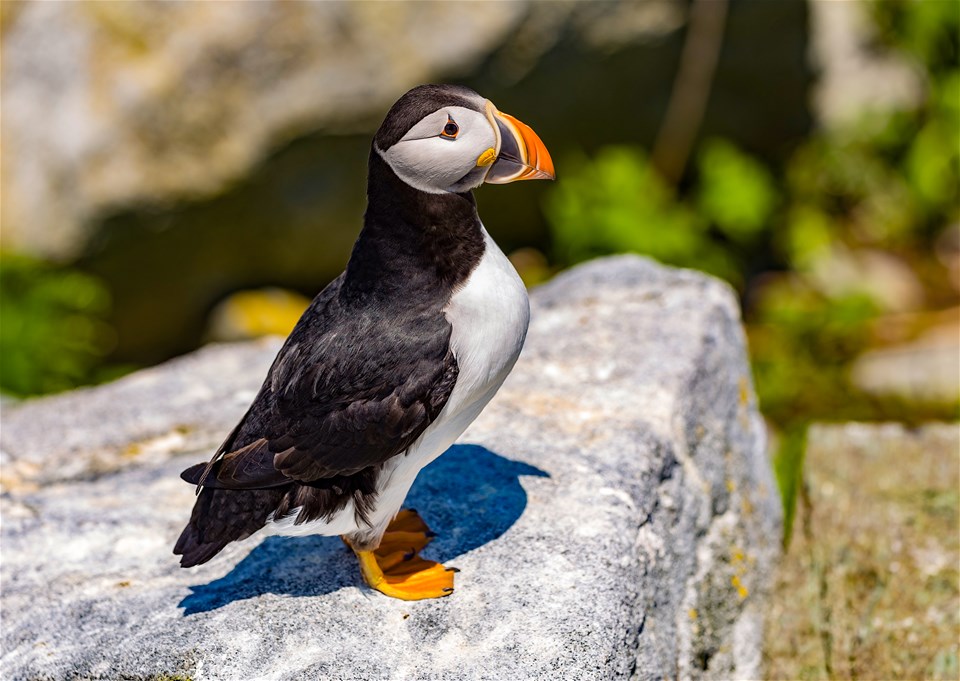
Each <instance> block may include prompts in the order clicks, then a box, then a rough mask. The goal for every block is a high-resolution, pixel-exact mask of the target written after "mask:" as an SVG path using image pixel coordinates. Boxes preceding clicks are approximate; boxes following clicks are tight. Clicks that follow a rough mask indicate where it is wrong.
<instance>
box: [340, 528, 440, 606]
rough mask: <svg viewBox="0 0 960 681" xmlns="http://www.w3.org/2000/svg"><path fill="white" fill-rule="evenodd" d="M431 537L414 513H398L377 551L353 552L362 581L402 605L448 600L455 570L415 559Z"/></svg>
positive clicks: (418, 557) (430, 561) (432, 534)
mask: <svg viewBox="0 0 960 681" xmlns="http://www.w3.org/2000/svg"><path fill="white" fill-rule="evenodd" d="M434 536H435V535H434V533H433V532H431V531H430V528H429V527H427V525H426V523H424V522H423V520H422V519H421V518H420V516H419V515H418V514H417V512H416V511H414V510H412V509H411V510H403V511H400V513H398V514H397V517H396V518H394V520H393V522H392V523H390V525H389V526H388V527H387V531H386V532H385V533H384V535H383V539H382V540H381V542H380V546H379V548H377V549H376V550H375V551H357V550H356V549H354V553H356V554H357V559H358V560H359V561H360V573H361V574H362V575H363V579H364V581H365V582H366V583H367V584H369V585H370V586H371V587H372V588H374V589H376V590H377V591H379V592H380V593H382V594H386V595H387V596H392V597H393V598H400V599H403V600H405V601H418V600H421V599H424V598H441V597H443V596H449V595H450V594H451V593H453V575H454V573H455V572H457V569H456V568H445V567H444V566H443V565H441V564H440V563H437V562H435V561H432V560H426V559H424V558H421V557H420V556H419V552H420V550H421V549H422V548H423V547H425V546H426V545H427V544H429V543H430V542H431V541H432V540H433V537H434ZM344 541H346V539H344ZM347 544H348V545H349V542H348V543H347Z"/></svg>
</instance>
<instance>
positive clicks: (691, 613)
mask: <svg viewBox="0 0 960 681" xmlns="http://www.w3.org/2000/svg"><path fill="white" fill-rule="evenodd" d="M687 616H688V617H689V618H690V619H691V620H695V619H697V617H699V616H700V615H699V613H697V609H696V608H690V610H688V611H687Z"/></svg>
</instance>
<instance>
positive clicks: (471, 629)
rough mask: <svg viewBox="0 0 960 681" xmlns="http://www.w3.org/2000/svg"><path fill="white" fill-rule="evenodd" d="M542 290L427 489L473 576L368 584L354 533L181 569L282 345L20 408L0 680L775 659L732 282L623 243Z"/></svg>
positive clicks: (235, 350)
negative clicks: (630, 251)
mask: <svg viewBox="0 0 960 681" xmlns="http://www.w3.org/2000/svg"><path fill="white" fill-rule="evenodd" d="M532 302H533V321H532V324H531V327H530V334H529V337H528V340H527V345H526V348H525V350H524V352H523V355H522V356H521V358H520V361H519V362H518V364H517V367H516V369H515V370H514V372H513V374H512V375H511V376H510V378H509V379H508V380H507V382H506V384H505V385H504V387H503V389H502V390H501V391H500V393H499V395H498V396H497V397H496V398H495V399H494V400H493V402H492V403H491V404H490V406H489V407H488V408H487V410H486V411H485V412H484V413H483V414H482V415H481V416H480V418H479V419H478V420H477V421H476V423H475V424H474V425H473V426H472V427H471V428H470V429H469V430H468V431H467V433H466V434H465V435H464V437H463V438H462V441H461V442H462V444H458V445H456V446H454V448H452V449H451V451H449V452H448V453H446V454H444V455H443V456H442V457H440V458H439V459H438V460H437V461H435V462H434V463H433V464H431V465H430V466H429V467H428V468H427V469H425V470H424V471H423V473H421V475H420V478H419V479H418V481H417V483H416V485H415V487H414V489H413V491H412V492H411V496H410V499H409V505H410V506H412V507H415V508H417V510H419V511H420V513H421V515H422V516H423V517H424V518H425V519H426V520H427V522H428V523H430V524H431V526H432V527H433V529H434V530H436V531H437V532H438V533H439V537H438V538H437V540H436V541H435V542H434V543H433V544H432V545H431V546H430V547H428V549H427V550H426V555H428V556H430V557H433V558H435V559H438V560H442V561H444V562H446V563H447V564H449V565H455V566H457V567H459V568H460V569H461V572H460V574H458V575H457V582H456V592H455V593H454V594H453V595H452V596H451V597H449V598H446V599H442V600H436V601H420V602H413V603H407V602H402V601H396V600H391V599H388V598H386V597H384V596H382V595H380V594H378V593H376V592H373V591H371V590H370V589H368V588H366V587H364V586H362V585H361V582H360V578H359V574H358V571H357V567H356V565H355V562H354V559H353V558H352V556H351V554H350V553H349V551H348V550H347V549H346V548H345V547H344V546H343V545H342V544H341V542H340V541H339V540H338V539H336V538H321V537H308V538H296V539H295V538H282V537H271V538H267V539H265V540H260V539H259V538H257V537H255V538H253V539H251V540H248V541H247V542H244V543H242V544H239V545H234V546H232V547H230V548H229V549H228V550H227V551H225V552H224V554H222V555H221V556H218V557H217V558H216V559H214V561H212V562H211V563H209V564H207V565H205V566H202V567H200V568H195V569H191V570H181V569H180V568H179V567H178V566H177V562H176V559H175V557H174V556H173V555H172V554H171V553H170V547H171V546H172V544H173V542H174V539H175V538H176V536H177V534H178V532H179V531H180V529H181V527H182V526H183V524H184V522H185V520H186V518H187V516H188V514H189V510H190V507H191V505H192V503H193V499H194V497H193V489H192V488H191V487H190V486H188V485H186V484H184V483H182V482H181V481H180V480H179V479H178V478H177V473H178V471H179V470H180V469H181V468H183V467H185V466H186V465H188V464H190V463H193V462H195V461H199V460H202V459H205V458H206V457H207V456H208V455H209V453H210V448H211V447H212V446H215V445H216V444H217V442H218V440H219V439H220V438H222V437H223V436H224V435H225V434H226V431H227V429H228V428H229V426H230V425H231V424H232V422H233V421H234V420H235V419H236V418H238V417H239V416H240V415H241V413H242V410H243V408H244V407H245V405H246V403H247V402H248V401H249V399H250V398H252V396H253V392H254V391H255V389H256V388H257V386H258V384H259V381H260V380H261V378H262V376H263V374H264V372H265V371H266V368H267V366H268V364H269V362H270V360H271V359H272V357H273V354H274V353H275V352H276V349H277V342H276V341H269V342H261V343H255V344H247V345H233V346H219V347H211V348H207V349H204V350H202V351H199V352H197V353H195V354H194V355H192V356H189V357H186V358H183V359H180V360H177V361H174V362H170V363H168V364H166V365H163V366H160V367H157V368H154V369H150V370H147V371H144V372H140V373H138V374H135V375H133V376H130V377H128V378H125V379H123V380H120V381H118V382H116V383H114V384H111V385H108V386H104V387H101V388H96V389H92V390H84V391H77V392H75V393H72V394H68V395H64V396H61V397H55V398H50V399H46V400H40V401H37V402H33V403H28V404H26V405H23V406H21V407H18V408H15V409H10V408H9V407H7V408H5V409H4V414H3V431H2V441H0V444H2V450H3V464H4V465H3V472H4V486H5V487H4V489H5V492H4V494H3V496H2V502H3V506H2V517H3V534H2V546H0V549H2V558H3V560H2V608H3V612H2V614H3V627H2V652H3V657H2V663H0V676H2V678H4V679H37V678H54V679H66V678H105V679H115V678H156V677H170V676H174V677H177V676H180V677H189V678H191V679H253V678H256V679H317V678H325V679H398V680H401V679H503V680H505V681H506V680H509V681H516V680H517V679H550V680H554V679H609V678H635V679H656V678H677V677H681V678H722V679H729V678H734V677H740V678H758V677H760V676H761V673H762V670H761V669H760V668H759V665H760V659H761V658H760V646H761V642H762V638H763V636H762V629H763V612H764V609H765V607H766V598H767V592H768V590H769V588H770V581H771V574H772V570H773V567H774V564H775V562H776V560H777V558H778V551H779V538H780V527H781V516H780V503H779V499H778V497H777V493H776V488H775V485H774V481H773V478H772V475H771V471H770V466H769V463H768V461H767V459H766V456H765V442H764V430H763V424H762V421H761V419H760V416H759V415H758V413H757V409H756V401H755V398H754V395H753V391H752V387H751V382H750V374H749V366H748V363H747V358H746V352H745V343H744V336H743V332H742V329H741V326H740V320H739V311H738V308H737V303H736V299H735V297H734V295H733V293H732V292H731V291H730V290H729V289H728V288H727V287H726V286H725V285H723V284H721V283H719V282H717V281H716V280H713V279H710V278H709V277H705V276H703V275H700V274H696V273H692V272H688V271H681V270H674V269H669V268H665V267H662V266H660V265H657V264H654V263H652V262H650V261H647V260H644V259H641V258H637V257H630V256H623V257H617V258H607V259H603V260H597V261H594V262H591V263H588V264H586V265H583V266H581V267H578V268H575V269H573V270H571V271H569V272H567V273H565V274H563V275H561V276H559V277H557V278H556V279H554V280H553V281H552V282H550V283H549V284H547V285H545V286H543V287H540V288H539V289H537V290H536V291H535V292H534V293H533V295H532ZM57 469H59V470H57Z"/></svg>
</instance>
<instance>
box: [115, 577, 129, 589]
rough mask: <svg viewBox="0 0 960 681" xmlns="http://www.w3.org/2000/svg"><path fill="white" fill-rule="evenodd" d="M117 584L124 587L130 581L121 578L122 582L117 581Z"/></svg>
mask: <svg viewBox="0 0 960 681" xmlns="http://www.w3.org/2000/svg"><path fill="white" fill-rule="evenodd" d="M117 586H118V587H120V588H121V589H122V588H124V587H128V586H130V582H129V580H126V579H125V580H123V581H122V582H117Z"/></svg>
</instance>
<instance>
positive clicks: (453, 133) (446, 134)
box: [440, 116, 460, 140]
mask: <svg viewBox="0 0 960 681" xmlns="http://www.w3.org/2000/svg"><path fill="white" fill-rule="evenodd" d="M459 134H460V126H459V125H457V124H456V122H455V121H454V120H453V119H452V118H450V116H447V124H446V125H445V126H443V131H442V132H441V133H440V137H442V138H444V139H447V140H455V139H457V135H459Z"/></svg>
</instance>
